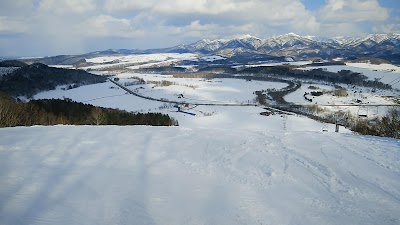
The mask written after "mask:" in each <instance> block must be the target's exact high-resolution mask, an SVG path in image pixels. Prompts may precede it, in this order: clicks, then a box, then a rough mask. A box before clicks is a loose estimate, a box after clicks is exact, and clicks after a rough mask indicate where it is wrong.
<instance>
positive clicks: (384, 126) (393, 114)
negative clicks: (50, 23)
mask: <svg viewBox="0 0 400 225" xmlns="http://www.w3.org/2000/svg"><path fill="white" fill-rule="evenodd" d="M349 127H350V129H351V130H353V131H355V132H357V133H360V134H364V135H374V136H381V137H391V138H400V108H397V109H394V108H393V109H390V110H389V111H388V113H387V114H386V115H385V116H384V117H382V118H378V119H376V120H374V121H368V120H366V119H358V120H354V121H352V122H351V123H350V124H349Z"/></svg>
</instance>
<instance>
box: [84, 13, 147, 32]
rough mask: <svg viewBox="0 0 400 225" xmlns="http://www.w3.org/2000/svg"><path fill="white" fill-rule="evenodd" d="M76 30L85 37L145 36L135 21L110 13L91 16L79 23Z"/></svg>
mask: <svg viewBox="0 0 400 225" xmlns="http://www.w3.org/2000/svg"><path fill="white" fill-rule="evenodd" d="M76 31H77V32H78V33H80V34H82V35H84V36H85V37H120V38H137V37H144V32H143V31H142V30H139V29H137V28H136V27H134V23H133V21H131V20H128V19H118V18H114V17H112V16H109V15H99V16H93V17H90V18H89V19H87V20H86V21H84V22H83V23H81V24H79V25H78V26H77V29H76Z"/></svg>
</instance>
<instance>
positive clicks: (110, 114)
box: [0, 93, 178, 127]
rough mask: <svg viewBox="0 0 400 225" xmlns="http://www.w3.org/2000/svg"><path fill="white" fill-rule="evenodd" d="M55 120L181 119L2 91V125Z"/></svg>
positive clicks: (158, 122) (162, 122)
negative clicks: (18, 98) (20, 99)
mask: <svg viewBox="0 0 400 225" xmlns="http://www.w3.org/2000/svg"><path fill="white" fill-rule="evenodd" d="M56 124H70V125H152V126H174V125H178V122H177V121H176V120H174V119H173V118H170V117H169V116H168V115H164V114H161V113H146V114H143V113H130V112H126V111H123V110H116V109H108V108H101V107H95V106H93V105H88V104H83V103H78V102H73V101H66V100H58V99H51V100H34V101H30V102H28V103H18V102H16V101H15V100H14V99H13V98H11V97H9V96H8V95H6V94H1V93H0V127H14V126H32V125H56Z"/></svg>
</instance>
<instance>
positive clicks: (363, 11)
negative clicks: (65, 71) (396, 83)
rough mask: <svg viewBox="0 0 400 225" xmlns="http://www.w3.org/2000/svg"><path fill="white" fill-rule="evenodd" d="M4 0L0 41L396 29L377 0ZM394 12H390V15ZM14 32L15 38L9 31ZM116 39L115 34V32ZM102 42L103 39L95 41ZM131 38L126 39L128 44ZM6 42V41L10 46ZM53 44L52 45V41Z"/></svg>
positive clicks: (165, 43) (150, 43)
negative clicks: (310, 0)
mask: <svg viewBox="0 0 400 225" xmlns="http://www.w3.org/2000/svg"><path fill="white" fill-rule="evenodd" d="M306 3H307V1H304V0H268V1H267V0H141V1H139V0H1V4H0V43H14V44H7V46H0V49H3V50H6V49H7V48H12V47H11V46H14V48H15V47H17V48H18V47H19V48H21V49H29V48H31V49H34V48H38V49H39V50H41V51H46V50H47V51H52V54H54V53H57V54H62V53H65V54H68V53H69V52H70V51H73V52H75V53H76V52H77V51H79V50H80V49H85V47H86V46H91V47H90V48H92V49H91V50H99V49H106V48H114V47H116V46H118V47H121V48H153V47H169V46H172V45H176V44H182V43H188V42H192V41H196V40H198V39H202V38H210V39H213V38H226V37H232V36H236V35H241V34H251V35H254V36H258V37H261V38H263V37H269V36H272V35H279V34H283V33H287V32H295V33H298V34H301V35H317V36H337V35H350V36H354V35H360V34H365V33H370V32H379V33H387V32H399V30H400V27H399V25H398V24H400V21H399V20H395V19H394V18H393V17H394V16H393V15H394V14H395V13H394V12H395V11H391V10H389V9H386V8H383V7H382V6H381V5H380V4H379V2H378V0H326V2H325V5H324V6H323V7H322V8H321V9H320V10H318V11H310V10H308V9H307V7H305V4H306ZM391 17H392V18H391ZM9 34H16V35H18V36H19V38H18V39H13V37H12V36H13V35H9ZM114 39H115V40H117V41H113V40H114ZM100 43H101V44H100ZM124 44H125V45H126V44H128V45H127V46H125V45H124ZM8 46H10V47H8ZM49 46H51V47H49Z"/></svg>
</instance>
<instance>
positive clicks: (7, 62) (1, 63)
mask: <svg viewBox="0 0 400 225" xmlns="http://www.w3.org/2000/svg"><path fill="white" fill-rule="evenodd" d="M27 65H28V64H26V63H24V62H21V61H18V60H4V61H0V67H23V66H27Z"/></svg>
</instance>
